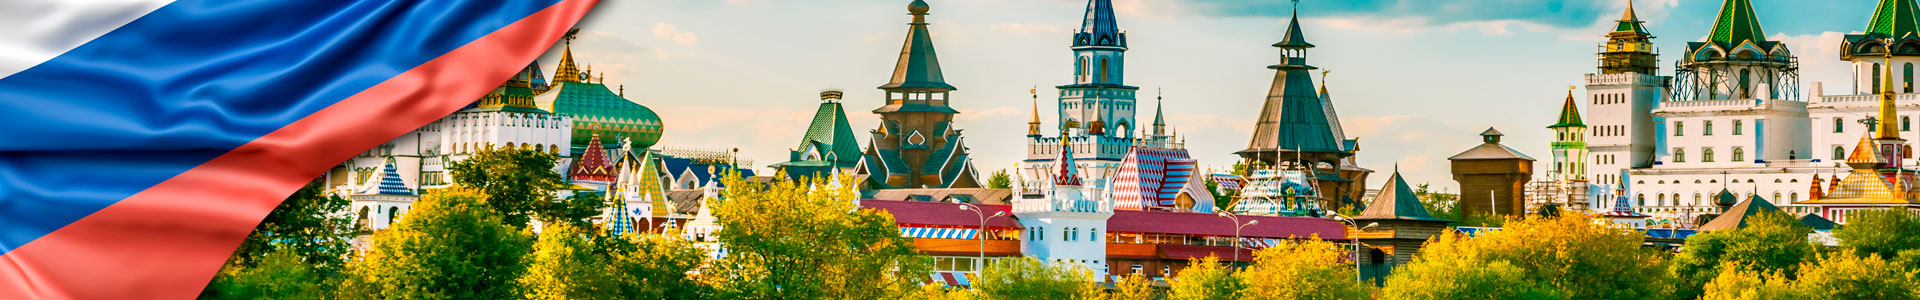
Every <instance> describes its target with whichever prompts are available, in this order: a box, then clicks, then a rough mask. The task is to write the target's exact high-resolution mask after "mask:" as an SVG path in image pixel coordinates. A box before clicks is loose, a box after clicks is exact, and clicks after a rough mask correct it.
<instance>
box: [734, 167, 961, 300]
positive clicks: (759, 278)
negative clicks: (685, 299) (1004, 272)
mask: <svg viewBox="0 0 1920 300" xmlns="http://www.w3.org/2000/svg"><path fill="white" fill-rule="evenodd" d="M721 177H723V178H724V179H723V181H722V182H723V183H724V185H725V186H726V191H725V192H723V193H722V195H721V197H720V199H710V200H709V205H712V208H711V211H712V212H713V214H714V217H715V218H716V219H717V220H718V222H717V223H719V225H720V227H721V228H723V229H721V230H720V231H718V232H716V233H714V236H715V237H717V238H718V240H719V242H720V244H721V245H723V247H725V249H724V250H723V251H725V252H723V253H724V255H725V256H724V257H722V258H721V259H719V260H717V261H714V263H713V264H712V266H711V268H709V269H704V270H703V272H702V274H701V277H702V278H703V279H704V280H707V281H708V282H709V283H710V284H711V285H712V286H713V287H714V288H715V292H716V293H717V294H716V297H718V298H722V299H873V298H882V299H892V298H900V297H905V296H906V295H907V294H910V293H913V292H914V291H916V290H918V289H919V283H920V282H921V281H925V280H926V278H927V274H930V273H931V272H932V265H931V264H932V260H930V259H927V258H926V257H925V256H923V255H920V254H919V253H916V252H914V248H913V240H912V239H911V238H907V237H903V236H901V235H900V229H899V227H897V226H896V225H894V220H893V215H891V214H888V213H886V212H882V211H875V210H871V209H861V208H860V206H859V205H856V204H855V203H854V201H855V200H857V199H858V198H859V195H858V194H857V193H856V192H855V191H854V187H853V184H854V182H856V181H855V180H854V179H853V178H852V177H844V176H843V177H839V178H836V179H832V180H828V181H824V182H820V181H812V180H806V181H793V180H786V179H779V180H775V181H773V182H769V183H759V182H753V181H748V180H745V179H744V178H740V177H739V176H737V175H721ZM775 177H776V178H786V177H785V176H775ZM709 271H710V272H709Z"/></svg>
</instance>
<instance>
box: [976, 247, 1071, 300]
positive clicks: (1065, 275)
mask: <svg viewBox="0 0 1920 300" xmlns="http://www.w3.org/2000/svg"><path fill="white" fill-rule="evenodd" d="M1095 278H1096V277H1094V275H1093V272H1092V271H1091V270H1087V269H1086V268H1082V267H1079V266H1077V265H1075V266H1073V267H1065V266H1062V265H1056V264H1048V263H1046V262H1042V261H1040V260H1038V259H1034V258H1028V257H1022V258H1010V259H1001V260H999V261H997V262H994V263H993V264H992V265H988V266H987V268H986V270H982V271H981V272H980V279H979V282H977V283H975V285H976V288H978V289H979V296H980V299H1004V300H1015V299H1034V300H1039V299H1100V298H1102V296H1101V290H1100V289H1099V286H1098V285H1095V284H1094V281H1095V280H1097V279H1095Z"/></svg>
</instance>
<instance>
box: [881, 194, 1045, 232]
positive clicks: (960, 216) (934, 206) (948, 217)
mask: <svg viewBox="0 0 1920 300" xmlns="http://www.w3.org/2000/svg"><path fill="white" fill-rule="evenodd" d="M975 205H977V206H979V207H980V210H982V211H983V212H985V214H984V215H986V216H992V215H993V213H994V212H1006V213H1007V216H1005V217H999V218H993V219H991V220H987V226H990V227H997V228H1020V221H1019V220H1015V219H1014V217H1013V207H1012V206H1007V205H993V204H975ZM961 207H963V206H962V205H960V204H959V203H948V202H924V201H895V200H879V199H865V200H860V208H862V209H872V210H878V211H885V212H887V213H890V214H893V221H894V223H897V224H904V225H919V226H957V227H967V228H979V227H980V216H977V215H974V214H973V213H970V212H966V211H963V210H960V208H961Z"/></svg>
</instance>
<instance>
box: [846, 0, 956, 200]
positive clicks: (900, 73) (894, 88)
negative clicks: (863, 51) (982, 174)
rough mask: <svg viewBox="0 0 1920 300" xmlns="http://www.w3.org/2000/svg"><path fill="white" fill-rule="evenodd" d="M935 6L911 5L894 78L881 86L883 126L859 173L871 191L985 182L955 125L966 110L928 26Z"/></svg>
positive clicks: (876, 132)
mask: <svg viewBox="0 0 1920 300" xmlns="http://www.w3.org/2000/svg"><path fill="white" fill-rule="evenodd" d="M930 10H932V9H931V7H930V6H928V5H927V3H926V2H925V1H921V0H914V1H913V2H912V3H910V4H908V5H907V12H908V14H911V15H913V22H912V23H908V25H907V39H906V43H905V44H904V45H903V46H902V48H901V49H900V60H899V61H898V62H896V63H895V64H894V69H893V76H892V79H891V80H890V81H888V82H887V84H886V85H881V86H880V90H882V91H885V93H884V94H885V96H886V97H885V99H887V100H886V101H887V102H886V105H884V106H881V107H880V108H878V109H874V110H873V113H874V114H878V115H880V126H879V128H876V129H874V130H873V131H872V134H873V135H872V137H871V140H869V142H868V143H867V148H866V151H863V152H864V153H863V155H864V156H866V157H865V158H864V159H865V160H866V161H867V162H868V163H867V164H865V166H864V167H863V169H862V170H859V171H858V172H863V173H866V174H871V176H869V177H867V178H868V180H867V181H868V182H867V185H868V189H895V188H975V187H980V186H981V185H980V181H979V171H978V170H975V169H974V168H973V160H972V158H971V156H970V155H969V154H968V153H967V147H966V140H965V139H964V138H963V137H962V136H961V135H960V131H961V130H960V129H959V128H957V127H956V126H955V124H954V123H953V121H954V119H953V116H954V115H955V114H959V113H960V111H958V110H954V109H953V107H951V106H949V105H948V104H949V103H950V102H949V101H950V100H949V98H948V97H947V96H948V93H949V92H952V91H953V90H955V88H954V87H953V86H952V85H948V84H947V82H946V78H945V76H944V75H942V74H941V72H940V58H939V57H938V55H936V54H935V53H934V48H933V34H932V33H931V32H929V30H928V29H927V24H928V23H927V12H928V11H930Z"/></svg>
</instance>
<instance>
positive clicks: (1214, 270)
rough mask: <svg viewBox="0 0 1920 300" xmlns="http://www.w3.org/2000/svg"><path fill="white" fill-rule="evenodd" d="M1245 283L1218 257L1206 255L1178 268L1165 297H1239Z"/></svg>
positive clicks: (1189, 299)
mask: <svg viewBox="0 0 1920 300" xmlns="http://www.w3.org/2000/svg"><path fill="white" fill-rule="evenodd" d="M1245 288H1246V285H1245V284H1244V283H1242V282H1240V278H1238V277H1234V276H1233V273H1231V272H1229V271H1228V270H1227V266H1226V265H1224V264H1221V263H1220V257H1218V256H1207V257H1206V258H1203V259H1192V260H1188V261H1187V268H1185V269H1180V272H1179V273H1178V274H1176V275H1175V276H1174V280H1173V285H1172V287H1171V288H1170V289H1171V290H1172V291H1171V292H1170V293H1168V295H1167V299H1173V300H1232V299H1240V298H1241V293H1240V292H1241V290H1242V289H1245Z"/></svg>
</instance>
